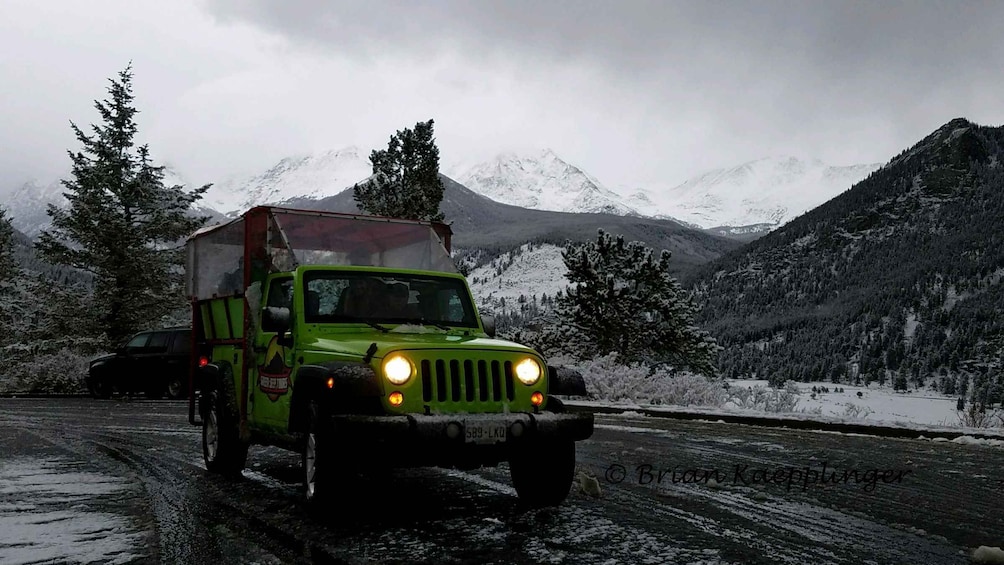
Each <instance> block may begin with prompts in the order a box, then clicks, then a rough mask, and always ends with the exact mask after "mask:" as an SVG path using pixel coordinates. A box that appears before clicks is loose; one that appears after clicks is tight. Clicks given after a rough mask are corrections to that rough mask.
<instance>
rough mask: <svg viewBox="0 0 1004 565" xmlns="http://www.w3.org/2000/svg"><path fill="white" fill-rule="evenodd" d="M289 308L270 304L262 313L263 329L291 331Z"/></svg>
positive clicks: (282, 332) (281, 332) (280, 331)
mask: <svg viewBox="0 0 1004 565" xmlns="http://www.w3.org/2000/svg"><path fill="white" fill-rule="evenodd" d="M289 326H290V314H289V308H281V307H277V306H268V307H266V308H265V311H264V312H263V313H262V320H261V329H262V331H265V332H276V333H279V334H284V333H286V332H287V331H289Z"/></svg>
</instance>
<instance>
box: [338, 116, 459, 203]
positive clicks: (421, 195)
mask: <svg viewBox="0 0 1004 565" xmlns="http://www.w3.org/2000/svg"><path fill="white" fill-rule="evenodd" d="M370 164H371V165H372V166H373V178H372V179H370V180H369V181H367V182H365V183H362V184H357V185H355V186H353V187H352V193H353V196H354V198H355V200H356V202H357V203H358V205H359V207H360V208H361V209H363V210H365V211H366V212H368V213H370V214H375V215H378V216H389V217H394V218H407V219H411V220H434V221H442V219H443V213H442V212H440V211H439V204H440V202H442V201H443V190H444V187H443V181H442V180H441V179H440V178H439V148H438V147H436V140H435V138H434V137H433V121H432V120H429V121H427V122H418V123H416V124H415V128H414V129H408V128H405V129H403V130H401V131H398V132H397V133H396V134H394V135H392V136H391V137H390V141H389V142H388V143H387V149H383V150H373V152H372V153H370Z"/></svg>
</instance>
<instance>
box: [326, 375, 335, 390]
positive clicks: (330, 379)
mask: <svg viewBox="0 0 1004 565" xmlns="http://www.w3.org/2000/svg"><path fill="white" fill-rule="evenodd" d="M328 388H335V377H328Z"/></svg>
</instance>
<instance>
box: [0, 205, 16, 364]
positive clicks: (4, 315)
mask: <svg viewBox="0 0 1004 565" xmlns="http://www.w3.org/2000/svg"><path fill="white" fill-rule="evenodd" d="M19 278H20V277H19V276H18V265H17V262H16V261H15V260H14V227H13V226H11V225H10V219H9V218H8V217H7V212H6V211H5V210H4V209H2V208H0V352H2V351H3V350H4V348H6V347H7V346H8V345H10V343H12V342H13V339H14V335H15V333H16V332H17V331H18V328H17V326H18V324H19V322H20V321H21V320H19V318H21V314H20V310H21V304H20V300H18V299H19V293H18V292H17V290H18V288H17V286H16V285H17V283H18V280H19ZM0 357H5V355H2V354H0ZM2 372H3V367H0V373H2Z"/></svg>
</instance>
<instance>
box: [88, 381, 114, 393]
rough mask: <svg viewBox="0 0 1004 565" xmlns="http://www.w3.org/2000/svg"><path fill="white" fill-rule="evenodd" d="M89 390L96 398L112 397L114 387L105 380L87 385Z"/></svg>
mask: <svg viewBox="0 0 1004 565" xmlns="http://www.w3.org/2000/svg"><path fill="white" fill-rule="evenodd" d="M87 388H88V389H89V390H90V391H91V396H93V397H94V398H111V397H112V385H111V383H109V382H108V381H106V380H104V379H100V378H99V379H93V380H91V382H89V383H87Z"/></svg>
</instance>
